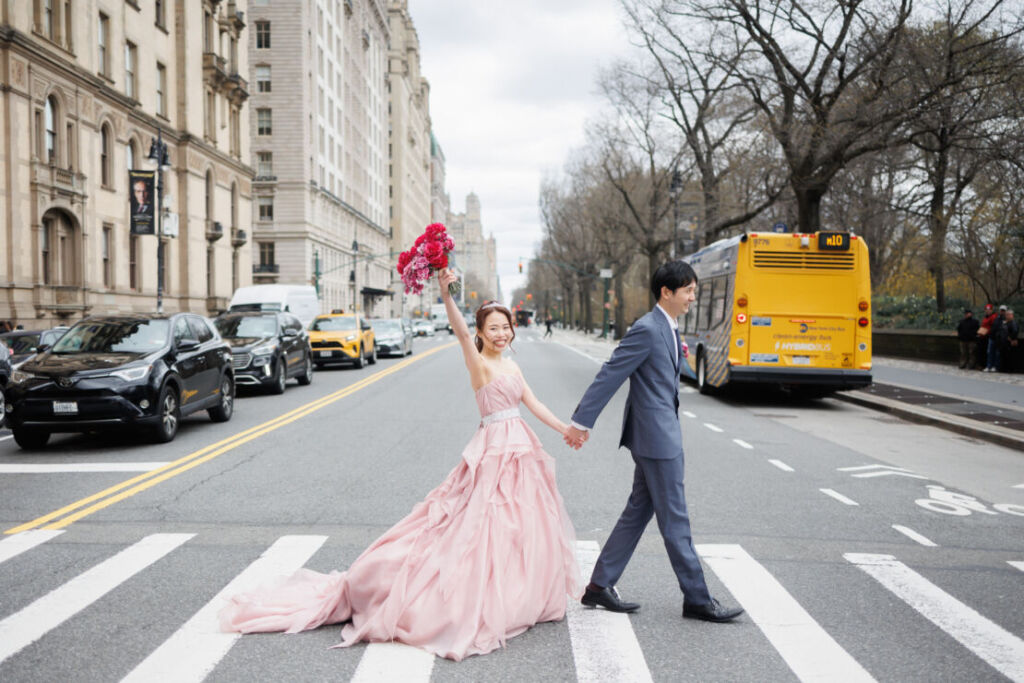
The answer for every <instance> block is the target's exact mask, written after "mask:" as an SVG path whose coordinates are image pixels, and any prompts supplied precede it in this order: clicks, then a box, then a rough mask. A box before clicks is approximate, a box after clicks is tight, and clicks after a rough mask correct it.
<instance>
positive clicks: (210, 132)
mask: <svg viewBox="0 0 1024 683" xmlns="http://www.w3.org/2000/svg"><path fill="white" fill-rule="evenodd" d="M204 113H205V114H206V116H205V125H206V131H205V132H206V137H207V138H209V139H210V140H216V139H217V133H216V131H217V96H216V95H215V94H214V92H213V91H212V90H207V91H206V111H205V112H204Z"/></svg>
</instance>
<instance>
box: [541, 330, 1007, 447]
mask: <svg viewBox="0 0 1024 683" xmlns="http://www.w3.org/2000/svg"><path fill="white" fill-rule="evenodd" d="M547 341H554V342H558V343H561V344H564V345H566V346H568V347H570V348H573V349H575V350H577V351H581V352H583V353H585V354H586V355H588V356H591V357H593V358H595V359H599V360H600V361H604V360H607V359H608V357H609V356H610V355H611V353H612V350H614V348H615V346H616V344H617V342H615V341H612V340H611V339H607V340H605V339H601V338H599V337H597V336H595V335H585V334H583V333H582V332H577V331H575V330H558V329H555V330H552V337H551V338H549V340H547ZM873 360H874V367H873V369H872V376H873V378H874V383H873V384H872V385H871V386H869V387H867V388H865V389H862V390H857V391H842V392H837V393H836V394H835V398H837V399H839V400H842V401H846V402H848V403H855V404H857V405H861V406H864V407H867V408H872V409H874V410H880V411H884V412H888V413H892V414H893V415H897V416H899V417H901V418H903V419H906V420H910V421H913V422H918V423H921V424H929V425H933V426H936V427H942V428H943V429H948V430H950V431H953V432H956V433H959V434H963V435H965V436H971V437H973V438H977V439H982V440H985V441H990V442H992V443H997V444H1000V445H1002V446H1006V447H1009V448H1016V449H1020V450H1021V451H1022V452H1024V375H1022V374H1015V375H1011V374H1005V373H983V372H980V371H977V370H961V369H960V368H958V367H957V366H956V365H955V364H952V363H950V364H948V365H947V364H942V363H928V362H923V361H913V360H906V359H902V358H889V357H880V356H875V357H874V359H873Z"/></svg>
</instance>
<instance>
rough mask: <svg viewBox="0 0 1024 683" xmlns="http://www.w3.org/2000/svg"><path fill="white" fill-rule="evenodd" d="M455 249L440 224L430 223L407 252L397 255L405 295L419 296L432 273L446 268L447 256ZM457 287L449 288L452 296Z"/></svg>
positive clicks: (456, 291)
mask: <svg viewBox="0 0 1024 683" xmlns="http://www.w3.org/2000/svg"><path fill="white" fill-rule="evenodd" d="M454 249H455V241H454V240H453V239H452V238H451V236H450V235H449V234H448V231H447V230H446V229H445V227H444V225H442V224H441V223H431V224H430V225H428V226H427V227H426V229H425V230H424V231H423V234H422V235H420V236H419V237H417V238H416V241H415V242H414V243H413V245H412V247H411V248H410V249H409V250H408V251H403V252H402V253H401V254H399V255H398V274H399V275H400V276H401V277H402V283H403V284H404V285H405V292H406V294H408V293H410V292H412V293H415V294H419V293H421V292H422V291H423V286H424V284H425V283H426V282H427V280H429V279H430V278H431V277H432V276H433V275H434V273H436V272H438V271H439V270H441V269H443V268H447V267H448V254H449V253H450V252H452V251H454ZM458 289H459V288H458V286H457V285H452V286H449V290H450V291H451V293H452V295H455V294H457V293H458Z"/></svg>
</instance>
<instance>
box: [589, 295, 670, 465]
mask: <svg viewBox="0 0 1024 683" xmlns="http://www.w3.org/2000/svg"><path fill="white" fill-rule="evenodd" d="M673 346H675V348H678V347H679V337H678V335H676V334H674V333H673V332H672V326H671V325H670V324H669V322H668V319H667V318H666V317H665V315H664V314H663V313H662V312H661V311H659V310H657V309H654V310H652V311H650V312H649V313H647V314H646V315H644V316H643V317H642V318H640V319H639V320H637V321H636V322H635V323H634V324H633V326H632V327H630V328H629V332H627V333H626V336H624V337H623V338H622V341H621V342H620V343H619V346H618V347H617V348H616V349H615V351H614V352H613V353H612V357H611V358H609V359H608V362H607V363H605V364H604V365H603V366H602V367H601V370H600V371H599V372H598V373H597V377H595V378H594V381H593V382H592V383H591V385H590V387H589V388H588V389H587V391H586V393H584V394H583V398H582V399H581V400H580V403H579V405H578V406H576V412H574V413H573V415H572V420H573V422H575V423H577V424H579V425H582V426H584V427H587V428H588V429H589V428H591V427H593V426H594V423H595V422H597V416H598V415H599V414H600V413H601V410H603V409H604V407H605V405H607V403H608V401H610V400H611V398H612V396H613V395H614V394H615V392H616V391H618V389H619V387H620V386H622V383H623V382H625V381H626V380H627V379H628V380H629V396H628V397H627V398H626V409H625V412H624V414H623V417H622V436H621V437H620V439H619V445H620V446H625V447H626V448H628V449H629V450H630V451H632V452H633V454H634V455H638V456H641V457H645V458H654V459H658V460H668V459H670V458H674V457H676V456H678V455H680V454H681V453H682V451H683V438H682V434H681V433H680V430H679V364H680V363H679V362H677V361H676V359H675V356H676V352H675V350H674V349H673ZM679 355H680V356H681V355H682V354H679ZM679 361H680V362H681V361H682V358H681V357H680V359H679Z"/></svg>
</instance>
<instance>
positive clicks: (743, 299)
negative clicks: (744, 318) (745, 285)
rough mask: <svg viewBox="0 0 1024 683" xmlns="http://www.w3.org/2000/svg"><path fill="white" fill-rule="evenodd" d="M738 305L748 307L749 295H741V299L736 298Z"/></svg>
mask: <svg viewBox="0 0 1024 683" xmlns="http://www.w3.org/2000/svg"><path fill="white" fill-rule="evenodd" d="M736 305H737V306H739V307H740V308H746V307H747V297H745V296H741V297H740V298H739V299H736Z"/></svg>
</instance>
